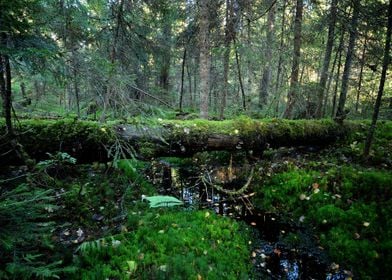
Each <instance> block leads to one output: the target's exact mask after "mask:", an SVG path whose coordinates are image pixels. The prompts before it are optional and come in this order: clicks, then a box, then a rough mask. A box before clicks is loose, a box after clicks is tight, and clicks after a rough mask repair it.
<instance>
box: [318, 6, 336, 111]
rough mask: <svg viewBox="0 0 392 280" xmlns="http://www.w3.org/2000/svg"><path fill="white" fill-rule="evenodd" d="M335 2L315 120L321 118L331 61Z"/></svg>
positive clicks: (331, 11) (331, 15)
mask: <svg viewBox="0 0 392 280" xmlns="http://www.w3.org/2000/svg"><path fill="white" fill-rule="evenodd" d="M337 2H338V1H337V0H332V2H331V9H330V15H329V17H330V18H329V27H328V39H327V45H326V49H325V56H324V62H323V68H322V70H321V75H320V84H319V88H318V94H317V107H316V112H315V117H316V118H321V116H322V106H323V98H324V94H325V85H326V83H327V78H328V69H329V63H330V60H331V54H332V48H333V43H334V36H335V24H336V14H337Z"/></svg>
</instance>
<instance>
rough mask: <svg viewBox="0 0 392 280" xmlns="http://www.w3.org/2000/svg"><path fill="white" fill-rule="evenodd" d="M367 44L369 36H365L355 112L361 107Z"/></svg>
mask: <svg viewBox="0 0 392 280" xmlns="http://www.w3.org/2000/svg"><path fill="white" fill-rule="evenodd" d="M366 44H367V38H365V42H364V44H363V49H362V55H361V69H360V70H359V81H358V88H357V99H356V101H355V112H358V109H359V96H360V94H361V89H362V79H363V68H364V66H365V55H366V47H367V46H366Z"/></svg>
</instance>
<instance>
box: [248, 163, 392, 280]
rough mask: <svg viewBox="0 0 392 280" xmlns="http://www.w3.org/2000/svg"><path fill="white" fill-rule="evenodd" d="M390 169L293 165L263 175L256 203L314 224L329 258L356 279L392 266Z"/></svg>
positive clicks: (377, 276) (377, 275) (380, 273)
mask: <svg viewBox="0 0 392 280" xmlns="http://www.w3.org/2000/svg"><path fill="white" fill-rule="evenodd" d="M391 182H392V174H391V173H390V172H388V171H377V170H369V169H363V168H359V167H352V166H348V165H347V166H343V167H333V168H330V169H328V170H326V171H324V172H321V171H317V170H311V169H308V170H306V169H298V168H291V169H290V170H289V171H286V172H283V173H279V174H275V175H273V176H271V178H268V179H266V180H265V182H264V184H263V185H262V186H261V187H260V189H257V191H258V197H257V198H256V199H255V200H254V203H255V205H257V207H260V208H262V209H264V210H267V211H273V212H279V213H283V212H284V213H285V214H286V215H289V216H291V218H292V219H294V220H296V221H297V222H298V223H304V224H307V225H308V226H310V227H313V228H314V230H315V232H316V234H317V236H318V239H319V242H320V245H321V246H322V247H323V248H325V250H326V251H327V252H328V253H329V255H330V257H331V259H332V261H334V262H337V263H339V264H340V265H341V266H343V267H345V268H347V269H350V270H352V271H353V272H354V274H355V276H356V277H358V279H386V278H387V276H388V275H391V273H392V270H391V267H390V265H389V264H390V263H392V254H391V249H392V243H391V240H392V196H391V195H392V190H391Z"/></svg>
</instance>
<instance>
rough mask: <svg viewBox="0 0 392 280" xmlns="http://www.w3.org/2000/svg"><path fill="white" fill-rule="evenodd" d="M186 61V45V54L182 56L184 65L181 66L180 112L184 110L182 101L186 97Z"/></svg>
mask: <svg viewBox="0 0 392 280" xmlns="http://www.w3.org/2000/svg"><path fill="white" fill-rule="evenodd" d="M185 61H186V46H185V47H184V54H183V56H182V66H181V89H180V112H182V102H183V97H184V77H185Z"/></svg>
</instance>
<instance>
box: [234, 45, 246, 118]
mask: <svg viewBox="0 0 392 280" xmlns="http://www.w3.org/2000/svg"><path fill="white" fill-rule="evenodd" d="M234 43H235V44H236V45H237V43H236V42H235V40H234ZM235 60H236V62H237V72H238V80H239V82H240V89H241V96H242V109H243V110H244V111H246V96H245V91H244V84H243V83H242V75H241V63H240V57H239V54H238V50H237V46H236V47H235Z"/></svg>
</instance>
